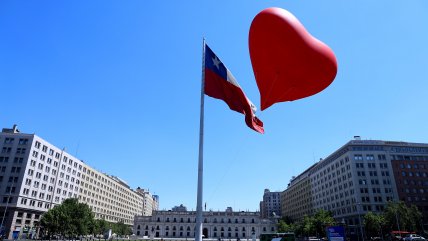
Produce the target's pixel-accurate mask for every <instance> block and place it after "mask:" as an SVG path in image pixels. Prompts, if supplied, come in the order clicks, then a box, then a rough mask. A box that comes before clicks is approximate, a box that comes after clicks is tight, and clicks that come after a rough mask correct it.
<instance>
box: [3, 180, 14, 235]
mask: <svg viewBox="0 0 428 241" xmlns="http://www.w3.org/2000/svg"><path fill="white" fill-rule="evenodd" d="M14 183H15V180H14V179H13V178H12V185H11V186H10V189H9V195H8V197H7V202H6V207H5V208H4V213H3V218H2V219H1V224H0V227H1V228H2V229H4V227H3V223H4V219H5V217H6V212H7V208H8V207H9V201H10V196H11V194H12V188H13V184H14ZM5 231H6V230H5ZM2 235H3V234H2Z"/></svg>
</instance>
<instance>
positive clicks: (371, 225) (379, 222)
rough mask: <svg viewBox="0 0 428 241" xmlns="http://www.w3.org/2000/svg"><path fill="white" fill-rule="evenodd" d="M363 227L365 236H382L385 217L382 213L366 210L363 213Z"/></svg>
mask: <svg viewBox="0 0 428 241" xmlns="http://www.w3.org/2000/svg"><path fill="white" fill-rule="evenodd" d="M364 227H365V230H366V236H368V237H383V233H384V231H382V229H383V228H384V227H385V217H384V216H383V215H382V214H375V213H372V212H368V213H366V214H365V215H364Z"/></svg>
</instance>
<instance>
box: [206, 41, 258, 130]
mask: <svg viewBox="0 0 428 241" xmlns="http://www.w3.org/2000/svg"><path fill="white" fill-rule="evenodd" d="M204 80H205V87H204V91H205V94H206V95H208V96H211V97H213V98H216V99H220V100H223V101H224V102H226V104H227V105H228V106H229V108H230V109H231V110H234V111H237V112H239V113H242V114H244V115H245V123H246V124H247V126H248V127H250V128H251V129H253V130H255V131H257V132H260V133H262V134H263V133H264V129H263V122H262V121H261V120H259V119H258V118H257V117H256V116H255V114H254V113H255V112H256V107H255V106H254V105H253V103H251V101H250V100H249V99H248V98H247V96H245V94H244V92H243V91H242V89H241V87H240V86H239V84H238V82H237V81H236V80H235V77H233V75H232V73H231V72H230V71H229V70H228V69H227V68H226V67H225V66H224V64H223V63H222V62H221V61H220V59H219V58H218V57H217V56H216V55H215V54H214V52H213V51H212V50H211V49H210V48H209V47H208V45H206V44H205V75H204Z"/></svg>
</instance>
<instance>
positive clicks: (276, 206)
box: [260, 189, 281, 218]
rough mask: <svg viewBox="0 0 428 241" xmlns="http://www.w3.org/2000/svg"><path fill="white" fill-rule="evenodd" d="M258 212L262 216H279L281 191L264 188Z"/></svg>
mask: <svg viewBox="0 0 428 241" xmlns="http://www.w3.org/2000/svg"><path fill="white" fill-rule="evenodd" d="M260 214H261V216H262V218H270V217H273V216H281V192H271V191H270V190H269V189H265V191H264V193H263V201H261V202H260Z"/></svg>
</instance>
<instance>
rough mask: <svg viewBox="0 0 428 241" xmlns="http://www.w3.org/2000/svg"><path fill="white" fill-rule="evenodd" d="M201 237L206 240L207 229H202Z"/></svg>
mask: <svg viewBox="0 0 428 241" xmlns="http://www.w3.org/2000/svg"><path fill="white" fill-rule="evenodd" d="M202 235H203V236H202V237H204V238H208V229H207V228H204V230H203V231H202Z"/></svg>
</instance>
